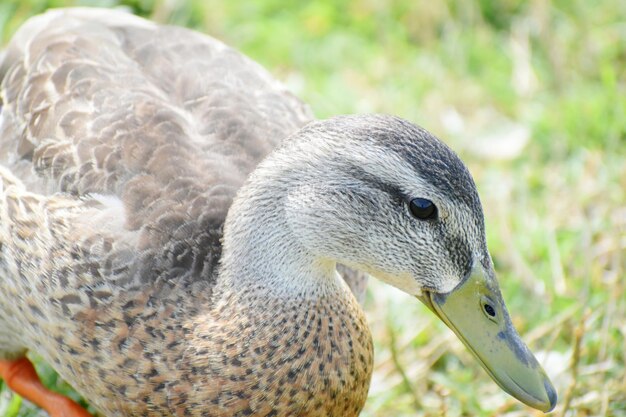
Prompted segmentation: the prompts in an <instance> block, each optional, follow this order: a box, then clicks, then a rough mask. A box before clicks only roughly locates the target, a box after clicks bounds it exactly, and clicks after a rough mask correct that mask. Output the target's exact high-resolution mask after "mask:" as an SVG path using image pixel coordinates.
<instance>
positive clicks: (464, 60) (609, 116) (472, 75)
mask: <svg viewBox="0 0 626 417" xmlns="http://www.w3.org/2000/svg"><path fill="white" fill-rule="evenodd" d="M72 5H82V6H104V7H124V8H127V9H128V10H130V11H132V12H133V13H135V14H138V15H141V16H144V17H147V18H150V19H152V20H155V21H158V22H163V23H170V24H176V25H183V26H187V27H190V28H193V29H196V30H200V31H202V32H204V33H207V34H210V35H211V36H214V37H217V38H219V39H221V40H223V41H225V42H226V43H228V44H230V45H231V46H233V47H235V48H237V49H239V50H241V51H243V52H244V53H246V54H247V55H249V56H251V57H252V58H253V59H255V60H257V61H258V62H260V63H261V64H262V65H264V66H265V67H267V68H268V69H269V70H270V71H271V72H272V73H273V74H275V75H276V77H277V78H279V79H281V80H282V81H284V82H285V83H286V84H287V85H288V86H289V87H290V88H291V89H292V90H293V91H294V92H295V93H296V94H297V95H299V96H300V97H301V98H302V99H303V100H305V101H306V102H308V103H309V104H310V105H311V106H312V108H313V110H314V112H315V113H316V115H317V116H318V117H320V118H323V117H328V116H331V115H335V114H340V113H364V112H384V113H392V114H396V115H399V116H401V117H404V118H407V119H409V120H411V121H413V122H416V123H418V124H420V125H422V126H424V127H425V128H427V129H429V130H430V131H432V132H434V133H435V134H436V135H437V136H439V137H440V138H442V139H443V140H445V141H446V142H447V143H449V144H450V145H451V146H452V148H454V149H455V150H456V151H457V152H458V153H459V154H460V155H461V157H462V158H463V159H464V160H465V161H466V162H467V164H468V166H469V168H470V170H471V172H472V173H473V175H474V177H475V179H476V182H477V185H478V188H479V192H480V194H481V198H482V200H483V206H484V209H485V215H486V220H487V234H488V242H489V247H490V249H491V253H492V256H493V258H494V262H495V265H496V270H497V271H498V273H499V279H500V282H501V286H502V291H503V293H504V297H505V300H506V301H507V303H508V306H509V310H510V312H511V314H512V316H513V319H514V322H515V324H516V326H517V327H518V329H519V330H520V333H521V334H522V335H523V337H524V339H525V340H526V341H527V342H528V343H529V345H530V346H531V348H532V349H533V351H535V352H536V353H537V356H538V357H539V358H540V361H541V362H542V363H543V364H544V367H545V368H546V371H547V372H548V374H549V375H550V376H551V377H552V379H553V382H554V383H555V385H556V387H557V390H558V392H559V396H560V400H559V404H558V406H557V408H556V410H555V411H554V412H553V414H554V415H558V416H626V370H625V366H624V360H625V356H626V292H625V287H626V284H625V276H624V273H625V271H626V253H625V252H626V251H625V249H626V98H625V97H626V1H622V0H599V1H593V2H592V1H585V0H531V1H522V0H503V1H489V0H444V1H440V2H435V1H417V0H390V1H380V0H355V1H347V0H341V1H334V2H330V1H326V2H322V1H318V2H300V1H285V0H261V1H202V0H190V1H182V0H180V1H179V0H164V1H157V0H136V1H117V0H92V1H71V0H0V36H1V38H0V39H1V40H2V44H5V43H6V42H8V41H9V39H10V37H11V35H12V33H14V32H15V30H16V29H17V28H18V27H19V25H20V24H21V23H23V22H24V21H25V20H26V19H27V18H28V17H29V16H31V15H34V14H37V13H40V12H43V11H44V10H46V9H47V8H51V7H66V6H72ZM374 294H375V296H374ZM365 308H366V310H367V313H368V316H369V320H370V324H371V327H372V331H373V334H374V338H375V344H376V369H375V374H374V378H373V381H372V387H371V392H370V397H369V399H368V402H367V404H366V408H365V410H364V412H363V415H364V416H381V417H382V416H527V415H541V414H542V413H539V412H535V414H533V411H530V409H528V408H525V407H523V406H522V405H520V404H519V403H518V402H517V401H515V400H513V399H512V398H511V397H509V396H507V395H506V394H504V393H503V392H502V391H501V390H500V389H499V388H498V387H497V386H496V385H495V384H494V383H493V382H492V381H491V380H490V378H489V377H488V376H487V375H486V374H485V372H484V371H483V370H482V369H481V368H480V366H479V365H478V364H477V362H476V361H475V360H473V358H472V357H471V356H470V354H469V353H468V352H467V351H466V349H465V348H464V347H463V346H462V345H461V343H460V342H459V341H458V340H457V339H456V338H455V337H454V336H453V335H452V333H451V332H450V331H449V330H447V329H446V328H445V327H444V325H443V324H442V323H440V322H438V320H436V319H435V318H434V316H433V315H432V314H431V313H430V312H429V311H428V310H427V309H426V308H425V307H424V306H422V305H420V304H419V303H418V302H417V301H416V300H414V299H412V298H410V297H408V296H406V295H404V294H402V293H400V292H399V291H396V290H394V289H392V288H389V287H386V286H383V285H381V284H379V283H376V282H374V283H372V285H371V289H370V291H369V293H368V298H367V300H366V305H365ZM35 359H36V358H35ZM37 366H38V368H39V369H40V371H41V372H42V373H43V375H44V380H45V381H46V382H47V383H48V384H50V385H51V386H53V387H56V389H59V390H61V391H63V392H67V393H70V394H71V395H74V396H75V394H74V393H73V392H72V391H71V389H70V388H69V387H67V386H66V385H65V384H64V383H63V382H62V381H60V380H57V377H56V375H55V374H54V372H53V371H52V370H51V369H50V368H48V367H47V366H46V365H45V364H43V363H41V362H40V361H37ZM0 415H5V416H27V415H31V416H32V415H37V411H33V410H32V408H31V407H29V406H28V405H27V404H25V403H24V404H22V403H21V400H20V399H19V398H18V397H16V396H13V395H12V394H11V393H10V392H9V391H7V390H6V389H5V388H4V387H0Z"/></svg>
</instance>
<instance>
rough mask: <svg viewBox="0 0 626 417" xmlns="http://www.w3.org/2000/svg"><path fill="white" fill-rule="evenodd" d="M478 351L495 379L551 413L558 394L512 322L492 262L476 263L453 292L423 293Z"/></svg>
mask: <svg viewBox="0 0 626 417" xmlns="http://www.w3.org/2000/svg"><path fill="white" fill-rule="evenodd" d="M418 298H419V299H420V301H422V302H423V303H424V304H426V305H427V306H428V308H430V309H431V310H432V311H433V312H434V313H435V314H436V315H437V316H438V317H439V318H440V319H441V320H443V322H444V323H446V325H447V326H448V327H450V329H452V331H454V333H456V335H457V336H458V337H459V339H461V341H463V343H464V344H465V346H467V348H468V349H469V350H470V351H471V352H472V353H473V354H474V356H475V357H476V358H477V359H478V361H479V362H480V364H481V365H482V366H483V368H485V370H486V371H487V373H488V374H489V375H490V376H491V378H493V380H494V381H495V382H496V383H497V384H498V385H499V386H500V387H501V388H502V389H503V390H505V391H506V392H508V393H509V394H511V395H512V396H513V397H515V398H517V399H518V400H520V401H521V402H523V403H524V404H526V405H528V406H530V407H533V408H536V409H538V410H541V411H544V412H548V411H551V410H552V409H554V406H555V405H556V400H557V394H556V391H555V389H554V387H553V386H552V383H551V382H550V379H549V378H548V377H547V376H546V373H545V372H544V370H543V369H542V367H541V365H539V363H538V362H537V359H536V358H535V356H534V355H533V354H532V352H531V351H530V350H529V349H528V347H527V346H526V345H525V344H524V342H523V341H522V339H521V338H520V336H519V334H518V333H517V331H516V330H515V328H514V327H513V324H512V323H511V318H510V317H509V314H508V311H507V309H506V306H505V304H504V300H503V299H502V295H501V294H500V289H499V286H498V282H497V280H496V279H495V274H494V272H493V269H492V267H489V268H488V270H485V268H484V267H483V266H482V265H480V264H479V265H476V266H475V267H474V268H473V269H472V271H471V273H470V274H469V275H468V276H467V277H466V278H465V279H464V280H463V281H462V282H461V283H460V284H459V285H458V286H457V287H456V288H455V289H454V290H452V291H450V292H449V293H446V294H436V293H432V292H428V291H424V293H423V294H422V296H420V297H418Z"/></svg>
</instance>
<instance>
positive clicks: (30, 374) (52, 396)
mask: <svg viewBox="0 0 626 417" xmlns="http://www.w3.org/2000/svg"><path fill="white" fill-rule="evenodd" d="M0 377H1V378H2V379H4V381H5V382H6V384H7V385H8V386H9V388H11V389H12V390H13V392H15V393H16V394H19V395H21V396H22V397H24V398H25V399H27V400H28V401H30V402H32V403H34V404H36V405H38V406H39V407H41V408H43V409H44V410H46V411H47V412H48V414H49V415H50V417H92V416H91V414H89V413H88V412H87V411H86V410H85V409H84V408H83V407H81V406H80V405H78V404H77V403H76V402H74V401H73V400H71V399H70V398H67V397H64V396H63V395H61V394H57V393H56V392H52V391H50V390H48V389H47V388H46V387H45V386H44V385H43V384H42V383H41V380H40V379H39V376H38V375H37V372H36V371H35V368H34V367H33V364H32V363H30V361H29V360H28V359H27V358H20V359H17V360H14V361H6V360H0Z"/></svg>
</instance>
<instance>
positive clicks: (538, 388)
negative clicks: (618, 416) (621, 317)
mask: <svg viewBox="0 0 626 417" xmlns="http://www.w3.org/2000/svg"><path fill="white" fill-rule="evenodd" d="M298 136H299V137H298V138H297V139H292V140H288V141H287V142H286V144H285V145H284V146H283V148H282V149H281V150H279V151H278V152H277V155H276V157H275V158H273V159H272V163H273V164H278V165H281V164H284V166H283V170H282V171H283V175H286V176H287V177H289V174H290V173H293V172H296V171H297V173H298V175H299V177H300V180H299V181H298V182H297V186H295V187H293V188H291V187H290V189H289V190H288V192H287V197H286V204H285V207H286V208H285V210H286V215H287V218H288V220H289V222H288V223H289V225H290V228H291V229H292V231H293V234H294V235H296V236H297V238H298V240H299V241H300V243H301V244H302V245H303V246H304V247H306V248H307V250H309V251H311V252H312V253H314V254H315V255H316V256H317V257H319V258H320V259H329V260H332V261H336V262H340V263H343V264H346V265H348V266H351V267H353V268H355V269H359V270H363V271H365V272H368V273H369V274H371V275H372V276H374V277H376V278H379V279H380V280H382V281H384V282H387V283H389V284H391V285H393V286H395V287H397V288H399V289H401V290H403V291H405V292H407V293H409V294H411V295H413V296H416V297H417V298H418V299H420V300H421V301H422V302H424V303H425V304H426V305H427V306H428V307H429V308H430V309H431V310H432V311H433V312H434V313H435V314H436V315H437V316H438V317H439V318H440V319H441V320H443V321H444V322H445V323H446V325H448V326H449V327H450V328H451V329H452V330H453V331H454V332H455V333H456V334H457V336H458V337H459V338H460V339H461V340H462V341H463V343H464V344H465V345H466V346H467V347H468V348H469V350H470V351H471V352H472V353H473V354H474V356H475V357H476V358H477V359H478V361H479V362H480V363H481V365H482V366H483V367H484V368H485V370H486V371H487V373H489V375H490V376H491V377H492V378H493V379H494V381H496V383H497V384H498V385H500V387H502V388H503V389H504V390H505V391H506V392H508V393H509V394H511V395H513V396H514V397H516V398H517V399H519V400H520V401H522V402H523V403H525V404H527V405H529V406H531V407H534V408H537V409H539V410H543V411H549V410H552V409H553V408H554V406H555V403H556V398H557V396H556V392H555V390H554V388H553V386H552V384H551V383H550V380H549V379H548V377H547V376H546V374H545V372H544V371H543V369H542V368H541V366H540V365H539V363H538V362H537V360H536V359H535V357H534V356H533V354H532V353H531V352H530V350H529V349H528V348H527V347H526V345H525V344H524V343H523V342H522V340H521V338H520V336H519V335H518V333H517V331H516V330H515V329H514V327H513V325H512V323H511V319H510V317H509V314H508V312H507V309H506V306H505V304H504V301H503V299H502V296H501V294H500V290H499V287H498V282H497V280H496V277H495V273H494V270H493V264H492V262H491V258H490V255H489V251H488V249H487V244H486V240H485V227H484V220H483V212H482V207H481V204H480V200H479V197H478V193H477V190H476V186H475V184H474V181H473V180H472V177H471V175H470V174H469V172H468V170H467V168H466V167H465V165H464V164H463V163H462V162H461V160H460V159H459V158H458V157H457V155H456V154H455V153H454V152H453V151H452V150H450V149H449V148H448V147H447V146H446V145H445V144H443V143H442V142H441V141H439V140H438V139H436V138H435V137H433V136H432V135H430V134H429V133H428V132H427V131H425V130H423V129H420V128H418V127H416V126H414V125H412V124H411V123H409V122H406V121H404V120H401V119H398V118H394V117H390V116H345V117H337V118H333V119H330V120H326V121H320V122H314V123H312V124H310V125H308V126H307V127H305V128H304V129H303V130H301V131H300V132H299V133H298ZM320 139H321V140H320ZM303 173H304V174H305V177H306V178H304V179H302V174H303ZM287 181H288V179H287Z"/></svg>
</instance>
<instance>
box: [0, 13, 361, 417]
mask: <svg viewBox="0 0 626 417" xmlns="http://www.w3.org/2000/svg"><path fill="white" fill-rule="evenodd" d="M0 79H1V80H2V84H1V90H0V97H1V100H2V113H1V114H0V138H1V141H0V163H1V165H2V168H1V169H0V180H1V185H0V187H1V188H0V229H1V230H0V239H1V242H0V244H1V245H2V246H1V250H2V252H1V258H0V274H1V277H0V288H1V291H2V292H3V294H4V295H3V296H1V297H0V355H1V356H3V357H16V356H19V355H21V354H23V352H24V351H25V350H26V349H34V350H36V351H38V352H39V353H40V354H41V355H42V356H43V357H44V358H45V359H46V360H47V361H49V362H50V363H51V364H52V365H53V366H54V367H55V369H57V371H58V372H59V373H60V374H61V375H62V376H63V377H64V378H65V379H66V380H68V381H69V382H70V383H71V384H72V385H73V386H74V387H75V388H76V389H77V390H78V391H79V392H81V393H82V394H83V395H85V396H86V397H87V398H88V400H89V401H90V402H91V403H93V404H94V406H96V407H97V408H98V409H99V410H100V411H101V412H102V413H104V414H105V415H107V416H122V415H124V416H130V415H133V416H146V415H154V416H165V415H180V416H183V415H194V416H195V415H211V416H235V415H267V416H270V415H271V416H278V415H303V416H316V415H320V416H322V415H342V416H350V415H355V414H357V413H358V411H359V410H360V408H361V407H362V405H363V402H364V400H365V395H366V393H367V386H368V384H369V375H370V373H371V360H372V358H371V354H372V353H371V341H370V339H369V333H368V332H366V331H363V329H366V327H367V326H366V324H365V321H364V318H363V315H362V313H361V311H360V310H359V308H358V306H357V305H356V304H355V303H353V301H349V302H347V303H346V304H345V305H338V306H334V305H331V304H330V303H329V304H325V303H319V302H318V303H315V304H314V305H311V306H309V307H308V308H303V305H302V304H299V305H290V304H289V303H286V304H283V305H280V306H275V305H274V306H271V305H268V307H267V311H265V314H266V317H275V318H276V320H278V322H274V321H272V320H260V321H259V322H250V321H249V319H246V320H247V321H246V320H244V319H241V320H239V321H238V320H236V318H237V317H238V315H239V314H240V313H239V311H240V310H239V309H241V308H246V306H245V298H243V299H239V300H238V301H237V302H232V303H228V302H227V300H225V299H219V300H217V301H219V303H218V304H219V305H216V302H217V301H216V299H215V297H214V296H213V289H214V284H215V283H214V281H215V277H216V274H217V266H218V261H219V260H220V256H221V243H220V240H221V238H222V229H223V224H224V220H225V217H226V214H227V212H228V209H229V207H230V206H231V203H232V201H233V198H234V196H235V194H236V192H237V190H238V189H239V188H240V187H241V185H242V184H243V183H244V181H245V180H246V178H247V177H248V175H249V173H250V172H251V171H252V170H253V169H254V168H255V167H256V165H257V164H258V163H259V161H260V160H262V159H263V158H264V157H265V156H266V155H267V154H268V153H269V152H270V151H271V150H272V149H273V148H275V147H276V145H277V144H278V143H279V142H280V141H282V140H283V139H284V138H285V137H287V136H288V135H289V134H290V133H292V132H293V131H295V130H297V129H298V128H299V127H301V126H302V125H303V124H304V123H306V122H307V121H309V120H310V119H311V113H310V111H309V110H308V108H307V107H306V106H305V105H303V104H302V103H301V102H300V101H299V100H298V99H296V98H295V97H293V96H292V95H291V94H289V93H288V92H287V91H286V90H285V89H284V88H283V87H282V86H281V85H280V84H279V83H277V82H276V81H275V80H274V79H273V78H272V77H271V76H269V75H268V74H267V73H266V71H265V70H263V69H262V68H261V67H259V66H258V65H257V64H256V63H254V62H252V61H250V60H249V59H247V58H245V57H244V56H242V55H241V54H239V53H238V52H236V51H234V50H233V49H230V48H228V47H226V46H225V45H223V44H222V43H220V42H218V41H216V40H214V39H211V38H209V37H206V36H203V35H200V34H197V33H194V32H191V31H188V30H185V29H181V28H174V27H165V26H157V25H155V24H152V23H149V22H146V21H144V20H141V19H138V18H135V17H132V16H128V15H125V14H123V13H120V12H113V11H103V10H87V9H75V10H66V11H53V12H48V13H46V14H45V15H43V16H41V17H37V18H34V19H31V20H30V21H29V22H27V23H26V25H25V26H24V27H22V29H21V30H20V31H19V32H18V34H17V35H16V37H15V38H14V39H13V41H12V43H11V44H10V45H9V47H8V50H7V51H6V55H5V56H4V59H3V61H2V65H1V67H0ZM354 282H356V283H357V284H358V283H359V282H361V280H359V279H356V280H355V281H354ZM250 297H254V295H250ZM348 300H353V299H348ZM238 303H239V304H238ZM242 303H243V304H242ZM209 307H211V309H210V310H211V313H210V314H212V315H213V316H216V317H221V318H222V321H220V320H207V319H205V317H204V316H205V315H207V314H209V313H208V312H207V311H208V310H209ZM329 309H333V312H332V313H333V314H332V316H327V314H326V313H328V311H329ZM262 313H263V312H259V314H260V317H263V315H262ZM213 316H212V317H213ZM328 317H334V318H335V320H336V322H335V323H334V324H333V321H332V320H333V319H332V318H331V319H330V321H329V319H328ZM227 318H229V319H232V320H227ZM287 318H288V319H289V326H291V327H293V326H295V327H294V329H292V330H290V331H283V330H284V327H285V325H286V322H285V320H287ZM272 326H279V327H277V328H273V327H272ZM281 326H282V327H281ZM312 326H313V327H312ZM263 329H265V330H267V331H269V332H270V334H275V337H274V339H272V340H270V341H268V340H266V339H257V338H255V335H256V334H263V332H264V330H263ZM281 329H283V330H281ZM277 331H278V333H277ZM271 332H273V333H271ZM293 332H300V333H302V332H304V333H305V334H304V335H301V336H302V337H303V338H304V339H307V338H310V344H311V345H312V346H315V349H316V350H315V352H316V353H315V355H313V356H311V357H306V356H303V355H302V354H300V355H298V354H297V353H296V354H293V356H291V357H282V358H281V357H280V356H278V355H277V354H276V349H278V348H279V347H285V346H287V347H290V343H291V342H290V340H292V339H293V337H294V336H293V335H294V333H293ZM335 333H338V334H342V335H343V334H344V333H345V334H346V335H347V334H352V335H354V337H353V338H351V337H349V338H344V339H345V340H344V342H345V344H339V345H337V344H335V343H334V342H332V339H333V338H332V337H331V336H332V335H333V334H335ZM16 335H19V336H16ZM234 335H237V336H238V340H240V341H241V342H240V344H232V343H229V340H230V339H232V338H233V337H234ZM242 335H243V336H242ZM229 338H230V339H229ZM190 340H192V341H193V342H190ZM241 343H243V344H241ZM307 343H308V342H307ZM290 348H291V349H292V350H293V349H295V352H298V351H299V350H300V349H301V347H297V346H291V347H290ZM289 352H290V351H289ZM333 355H334V356H333ZM348 357H350V358H353V360H350V361H349V366H348V367H347V368H346V367H345V366H342V365H346V364H343V363H342V361H346V358H348ZM337 361H338V362H337ZM274 362H276V363H280V364H281V365H283V368H284V367H285V363H286V364H287V365H289V366H288V367H287V368H285V369H287V371H285V374H276V373H275V372H274V369H275V365H276V364H275V363H274ZM325 366H327V367H329V368H331V369H332V372H333V373H334V374H333V375H334V378H329V377H326V378H325V379H324V380H323V382H320V383H319V384H312V383H311V381H310V376H309V374H308V371H307V370H308V369H309V368H316V369H318V370H319V369H322V368H323V367H325ZM328 372H330V371H328V370H327V371H326V372H325V373H324V372H322V375H327V376H328V375H330V374H329V373H328ZM253 381H256V383H254V382H253ZM251 384H252V385H251ZM255 384H256V385H255ZM259 384H260V385H262V386H259ZM288 386H290V387H292V388H290V389H289V390H288V389H287V388H286V387H288ZM294 387H295V388H294ZM346 392H351V393H352V394H351V395H354V398H346V397H345V393H346ZM312 398H314V399H315V401H312V400H311V399H312ZM305 400H306V401H305ZM268 404H269V405H268ZM272 404H273V405H272ZM294 404H296V405H294ZM298 404H300V405H298ZM322 404H323V406H322ZM294 407H295V408H294ZM298 407H299V408H298Z"/></svg>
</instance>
